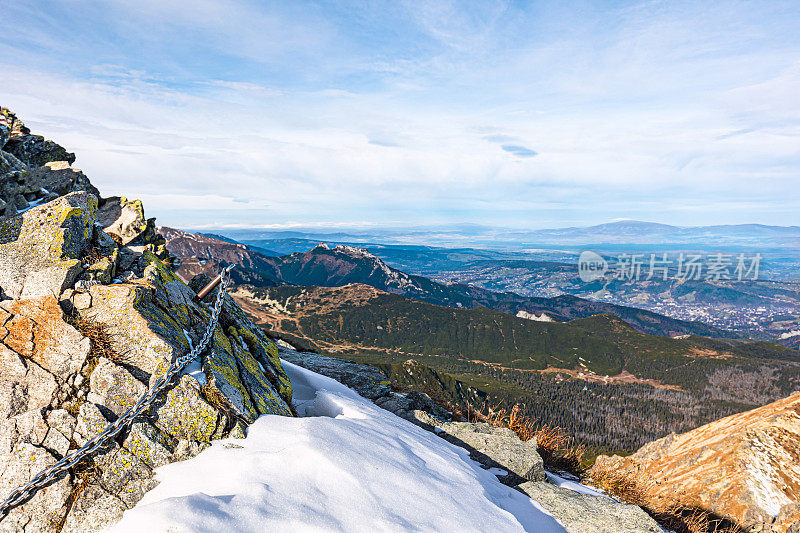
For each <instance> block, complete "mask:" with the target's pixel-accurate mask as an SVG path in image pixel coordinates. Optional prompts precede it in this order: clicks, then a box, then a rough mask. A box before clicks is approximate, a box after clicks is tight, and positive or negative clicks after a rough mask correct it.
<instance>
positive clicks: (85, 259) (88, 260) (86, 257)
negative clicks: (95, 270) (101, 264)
mask: <svg viewBox="0 0 800 533" xmlns="http://www.w3.org/2000/svg"><path fill="white" fill-rule="evenodd" d="M103 257H104V255H103V252H102V251H101V250H100V248H99V247H98V246H91V247H89V248H86V249H85V250H84V251H83V253H81V256H80V258H81V263H83V264H84V265H93V264H95V263H97V262H98V261H100V260H101V259H102V258H103Z"/></svg>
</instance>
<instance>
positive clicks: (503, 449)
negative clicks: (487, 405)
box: [434, 421, 545, 481]
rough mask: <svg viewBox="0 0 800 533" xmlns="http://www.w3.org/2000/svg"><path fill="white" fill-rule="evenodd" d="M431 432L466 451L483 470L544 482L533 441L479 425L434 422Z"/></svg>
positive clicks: (500, 428)
mask: <svg viewBox="0 0 800 533" xmlns="http://www.w3.org/2000/svg"><path fill="white" fill-rule="evenodd" d="M434 431H435V432H436V433H437V434H439V436H440V437H443V438H444V439H445V440H448V441H450V442H452V443H454V444H456V445H458V446H461V447H462V448H466V449H467V450H469V451H470V455H471V456H472V458H473V459H475V460H476V461H478V462H479V463H481V464H483V465H484V466H486V467H495V468H498V467H499V468H501V469H503V470H506V471H508V472H510V473H512V474H514V475H515V476H518V477H520V478H522V479H527V480H530V481H539V480H543V479H545V473H544V461H543V460H542V457H541V456H540V455H539V452H538V451H537V448H536V439H535V438H534V439H530V440H527V441H523V440H521V439H520V438H519V437H518V436H517V434H516V433H514V432H513V431H512V430H510V429H508V428H503V427H495V426H492V425H490V424H485V423H482V422H444V421H436V423H435V426H434Z"/></svg>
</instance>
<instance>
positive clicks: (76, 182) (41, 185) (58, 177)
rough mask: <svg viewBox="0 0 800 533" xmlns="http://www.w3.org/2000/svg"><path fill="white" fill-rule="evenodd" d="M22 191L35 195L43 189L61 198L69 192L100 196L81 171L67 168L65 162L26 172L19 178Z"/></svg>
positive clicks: (50, 163) (47, 164)
mask: <svg viewBox="0 0 800 533" xmlns="http://www.w3.org/2000/svg"><path fill="white" fill-rule="evenodd" d="M21 179H22V182H23V187H24V189H23V191H25V192H28V193H35V192H37V191H40V190H42V189H44V190H45V191H46V192H47V193H50V194H54V195H56V196H63V195H65V194H69V193H71V192H76V191H86V192H88V193H89V194H92V195H94V196H96V197H99V196H100V193H99V192H98V190H97V188H96V187H95V186H94V185H92V184H91V182H90V181H89V178H87V177H86V174H84V173H83V172H82V171H80V170H77V169H74V168H72V167H70V166H69V163H68V162H67V161H53V162H48V163H45V164H44V165H42V166H40V167H37V168H33V169H31V170H28V171H27V172H25V173H24V174H22V176H21Z"/></svg>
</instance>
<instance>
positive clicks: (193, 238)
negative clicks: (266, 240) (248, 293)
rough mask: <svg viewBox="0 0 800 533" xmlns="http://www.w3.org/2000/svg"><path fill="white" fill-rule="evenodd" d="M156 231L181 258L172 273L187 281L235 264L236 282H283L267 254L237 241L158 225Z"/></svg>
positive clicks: (277, 283)
mask: <svg viewBox="0 0 800 533" xmlns="http://www.w3.org/2000/svg"><path fill="white" fill-rule="evenodd" d="M157 231H158V232H159V234H160V235H162V236H163V237H164V239H165V240H166V243H167V249H168V250H170V253H171V254H173V255H174V256H176V257H178V258H180V265H179V266H178V268H177V269H176V270H175V272H176V273H177V274H178V275H179V276H181V277H182V278H183V279H186V280H189V279H192V277H194V276H196V275H198V274H211V275H215V273H216V272H219V270H220V268H221V267H223V266H224V265H227V264H230V263H234V264H235V265H236V266H237V268H236V269H235V270H234V271H233V273H232V276H233V281H234V282H235V283H248V284H251V285H257V286H259V287H274V286H277V285H282V284H283V283H282V282H281V281H279V280H278V278H277V275H278V272H277V271H276V270H275V268H274V267H273V265H272V262H270V261H269V260H268V259H267V257H266V256H264V255H263V254H261V253H260V252H256V251H253V250H251V249H250V248H248V247H247V246H245V245H244V244H240V243H237V242H232V241H230V240H223V238H217V237H216V236H213V237H212V236H209V235H204V234H202V233H187V232H185V231H181V230H177V229H174V228H169V227H166V226H159V227H158V228H157Z"/></svg>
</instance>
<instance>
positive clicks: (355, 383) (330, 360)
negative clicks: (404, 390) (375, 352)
mask: <svg viewBox="0 0 800 533" xmlns="http://www.w3.org/2000/svg"><path fill="white" fill-rule="evenodd" d="M279 351H280V357H281V358H282V359H285V360H286V361H289V362H290V363H292V364H295V365H299V366H302V367H303V368H307V369H309V370H311V371H312V372H316V373H317V374H322V375H323V376H328V377H329V378H333V379H335V380H336V381H338V382H340V383H344V384H345V385H347V386H348V387H350V388H351V389H353V390H354V391H356V392H357V393H359V394H360V395H361V396H363V397H364V398H369V399H370V400H375V399H377V398H382V397H385V396H386V395H387V394H388V393H389V391H390V390H391V389H390V387H389V380H388V379H386V376H384V375H383V374H382V373H381V372H380V371H379V370H378V369H376V368H374V367H371V366H367V365H362V364H358V363H356V362H353V361H348V360H346V359H338V358H335V357H327V356H324V355H320V354H316V353H311V352H298V351H296V350H292V349H290V348H285V347H283V346H281V347H279Z"/></svg>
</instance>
